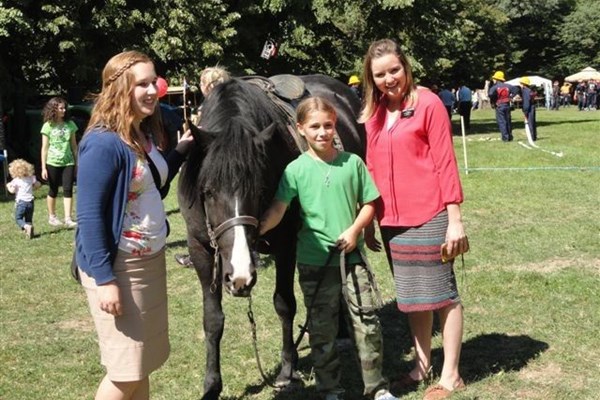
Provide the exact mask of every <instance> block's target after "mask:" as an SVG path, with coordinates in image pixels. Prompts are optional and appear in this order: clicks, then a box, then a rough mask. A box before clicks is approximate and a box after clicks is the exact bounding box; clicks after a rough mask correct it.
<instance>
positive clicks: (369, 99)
mask: <svg viewBox="0 0 600 400" xmlns="http://www.w3.org/2000/svg"><path fill="white" fill-rule="evenodd" d="M388 54H394V55H395V56H396V57H398V59H399V60H400V63H401V64H402V67H403V68H404V73H405V75H406V87H404V88H402V90H403V92H404V93H403V94H402V98H403V100H404V101H407V102H408V106H414V104H415V103H416V101H417V91H416V87H415V82H414V79H413V75H412V67H411V65H410V62H409V61H408V57H406V55H405V54H404V52H403V51H402V49H401V48H400V46H399V45H398V43H396V42H395V41H393V40H391V39H381V40H378V41H376V42H373V43H371V45H370V46H369V50H367V54H366V55H365V61H364V68H363V71H364V72H363V82H364V84H363V85H364V86H363V88H364V92H363V99H364V100H363V109H362V111H361V113H360V117H359V119H358V121H359V122H362V123H364V122H367V121H368V120H369V119H370V118H371V117H372V116H373V114H374V113H375V110H376V109H377V106H379V103H380V102H381V99H382V93H381V91H380V90H379V89H377V86H375V81H374V80H373V69H372V67H371V63H372V62H373V60H374V59H376V58H379V57H383V56H385V55H388Z"/></svg>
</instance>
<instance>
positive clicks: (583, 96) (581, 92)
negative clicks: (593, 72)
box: [575, 81, 587, 111]
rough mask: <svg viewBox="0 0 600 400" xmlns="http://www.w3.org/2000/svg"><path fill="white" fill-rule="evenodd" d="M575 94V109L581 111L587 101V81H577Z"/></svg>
mask: <svg viewBox="0 0 600 400" xmlns="http://www.w3.org/2000/svg"><path fill="white" fill-rule="evenodd" d="M575 96H577V109H578V110H579V111H583V110H584V109H585V105H586V103H587V82H586V81H579V82H578V83H577V86H575Z"/></svg>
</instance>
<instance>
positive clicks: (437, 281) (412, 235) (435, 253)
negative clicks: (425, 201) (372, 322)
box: [381, 210, 460, 313]
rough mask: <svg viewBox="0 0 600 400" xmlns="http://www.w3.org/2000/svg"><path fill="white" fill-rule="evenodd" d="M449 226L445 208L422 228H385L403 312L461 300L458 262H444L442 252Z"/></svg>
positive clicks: (399, 306) (426, 309) (438, 307)
mask: <svg viewBox="0 0 600 400" xmlns="http://www.w3.org/2000/svg"><path fill="white" fill-rule="evenodd" d="M447 228H448V213H447V211H445V210H444V211H442V212H440V213H439V214H438V215H436V216H435V217H433V218H432V219H431V220H430V221H429V222H426V223H425V224H423V225H421V226H418V227H382V228H381V236H382V238H383V241H384V245H385V248H386V251H387V254H388V260H389V261H390V264H391V266H392V269H393V273H394V283H395V285H396V296H397V302H398V309H399V310H400V311H402V312H405V313H408V312H414V311H432V310H439V309H441V308H444V307H446V306H448V305H450V304H453V303H458V302H460V297H459V295H458V289H457V287H456V277H455V275H454V269H453V265H454V261H448V262H446V263H443V262H442V257H441V252H440V247H441V245H442V244H443V243H444V241H445V239H446V230H447Z"/></svg>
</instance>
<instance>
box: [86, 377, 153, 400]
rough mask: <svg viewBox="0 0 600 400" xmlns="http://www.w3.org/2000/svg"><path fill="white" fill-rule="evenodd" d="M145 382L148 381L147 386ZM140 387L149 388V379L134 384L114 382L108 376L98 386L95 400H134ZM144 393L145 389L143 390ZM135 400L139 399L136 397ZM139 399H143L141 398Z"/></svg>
mask: <svg viewBox="0 0 600 400" xmlns="http://www.w3.org/2000/svg"><path fill="white" fill-rule="evenodd" d="M144 381H146V383H145V384H144ZM140 385H142V386H144V385H146V386H148V378H145V379H144V380H141V381H133V382H114V381H111V380H110V379H109V378H108V375H105V376H104V378H103V379H102V381H101V382H100V386H98V391H97V392H96V397H95V400H133V399H134V397H132V396H133V395H134V394H135V392H136V391H137V390H138V388H140ZM143 391H144V389H142V392H143ZM146 398H147V397H146ZM135 399H136V400H137V399H138V398H137V397H135ZM139 399H143V397H139Z"/></svg>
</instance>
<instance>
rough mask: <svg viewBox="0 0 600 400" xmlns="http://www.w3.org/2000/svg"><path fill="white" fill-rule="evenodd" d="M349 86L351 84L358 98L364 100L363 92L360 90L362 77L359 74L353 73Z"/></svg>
mask: <svg viewBox="0 0 600 400" xmlns="http://www.w3.org/2000/svg"><path fill="white" fill-rule="evenodd" d="M348 86H350V89H352V91H353V92H354V93H356V95H357V96H358V98H359V99H361V100H362V93H361V92H360V79H359V78H358V76H356V75H352V76H351V77H350V79H348Z"/></svg>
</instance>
